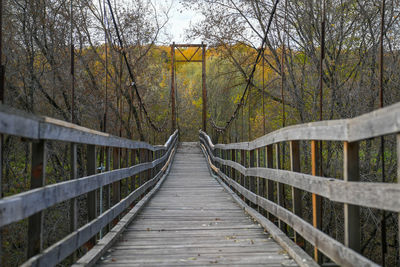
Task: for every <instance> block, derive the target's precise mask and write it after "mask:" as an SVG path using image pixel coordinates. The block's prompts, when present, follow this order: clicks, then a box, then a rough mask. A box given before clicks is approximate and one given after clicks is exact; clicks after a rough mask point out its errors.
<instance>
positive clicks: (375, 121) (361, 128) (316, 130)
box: [210, 103, 400, 150]
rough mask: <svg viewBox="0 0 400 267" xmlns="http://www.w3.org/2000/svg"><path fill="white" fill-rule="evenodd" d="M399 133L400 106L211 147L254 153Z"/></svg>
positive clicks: (285, 129) (286, 128) (299, 125)
mask: <svg viewBox="0 0 400 267" xmlns="http://www.w3.org/2000/svg"><path fill="white" fill-rule="evenodd" d="M398 132H400V103H396V104H393V105H391V106H388V107H385V108H381V109H379V110H376V111H373V112H370V113H366V114H364V115H361V116H358V117H355V118H352V119H342V120H330V121H318V122H311V123H304V124H298V125H293V126H289V127H285V128H282V129H279V130H277V131H274V132H272V133H269V134H266V135H264V136H262V137H260V138H257V139H255V140H253V141H251V142H241V143H232V144H216V145H213V144H210V145H211V148H212V149H214V148H219V149H244V150H253V149H257V148H261V147H264V146H267V145H271V144H275V143H279V142H285V141H295V140H309V141H311V140H327V141H346V142H355V141H361V140H365V139H369V138H373V137H378V136H382V135H388V134H396V133H398Z"/></svg>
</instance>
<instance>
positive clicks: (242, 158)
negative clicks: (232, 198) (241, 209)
mask: <svg viewBox="0 0 400 267" xmlns="http://www.w3.org/2000/svg"><path fill="white" fill-rule="evenodd" d="M245 152H246V151H244V150H243V149H242V150H240V164H241V165H242V166H243V167H246V153H245ZM240 184H241V185H242V186H243V187H246V185H245V176H244V175H243V174H240ZM242 199H243V200H244V197H243V198H242Z"/></svg>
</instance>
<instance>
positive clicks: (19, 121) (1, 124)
mask: <svg viewBox="0 0 400 267" xmlns="http://www.w3.org/2000/svg"><path fill="white" fill-rule="evenodd" d="M39 121H40V118H39V117H36V116H34V115H31V114H28V113H26V112H23V111H21V110H18V109H15V108H13V107H9V106H6V105H4V104H0V132H1V133H3V134H8V135H14V136H20V137H25V138H30V139H39Z"/></svg>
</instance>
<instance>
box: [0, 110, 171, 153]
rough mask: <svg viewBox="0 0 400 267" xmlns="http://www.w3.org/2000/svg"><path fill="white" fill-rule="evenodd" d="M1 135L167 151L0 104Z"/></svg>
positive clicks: (163, 148)
mask: <svg viewBox="0 0 400 267" xmlns="http://www.w3.org/2000/svg"><path fill="white" fill-rule="evenodd" d="M0 133H2V134H8V135H13V136H18V137H24V138H28V139H33V140H52V141H63V142H71V143H78V144H87V145H98V146H108V147H120V148H128V149H140V148H142V149H148V150H151V151H158V150H165V149H166V146H167V145H168V142H171V137H170V139H169V140H168V141H167V142H166V143H165V145H164V146H152V145H150V144H148V143H145V142H139V141H132V140H128V139H125V138H121V137H118V136H114V135H111V134H108V133H103V132H99V131H96V130H92V129H89V128H85V127H82V126H79V125H76V124H73V123H69V122H65V121H62V120H58V119H54V118H50V117H45V116H36V115H33V114H29V113H26V112H24V111H21V110H17V109H14V108H12V107H9V106H6V105H3V104H0Z"/></svg>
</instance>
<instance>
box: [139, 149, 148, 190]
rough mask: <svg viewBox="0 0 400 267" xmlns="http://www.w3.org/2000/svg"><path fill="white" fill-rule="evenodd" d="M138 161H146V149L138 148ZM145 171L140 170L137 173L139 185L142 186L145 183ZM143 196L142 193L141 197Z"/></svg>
mask: <svg viewBox="0 0 400 267" xmlns="http://www.w3.org/2000/svg"><path fill="white" fill-rule="evenodd" d="M139 153H140V154H139V161H140V163H145V162H146V150H145V149H143V148H140V149H139ZM146 176H147V175H146V172H141V173H140V174H139V187H140V186H142V185H143V184H144V183H145V180H146ZM143 196H144V194H143V195H142V197H143Z"/></svg>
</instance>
